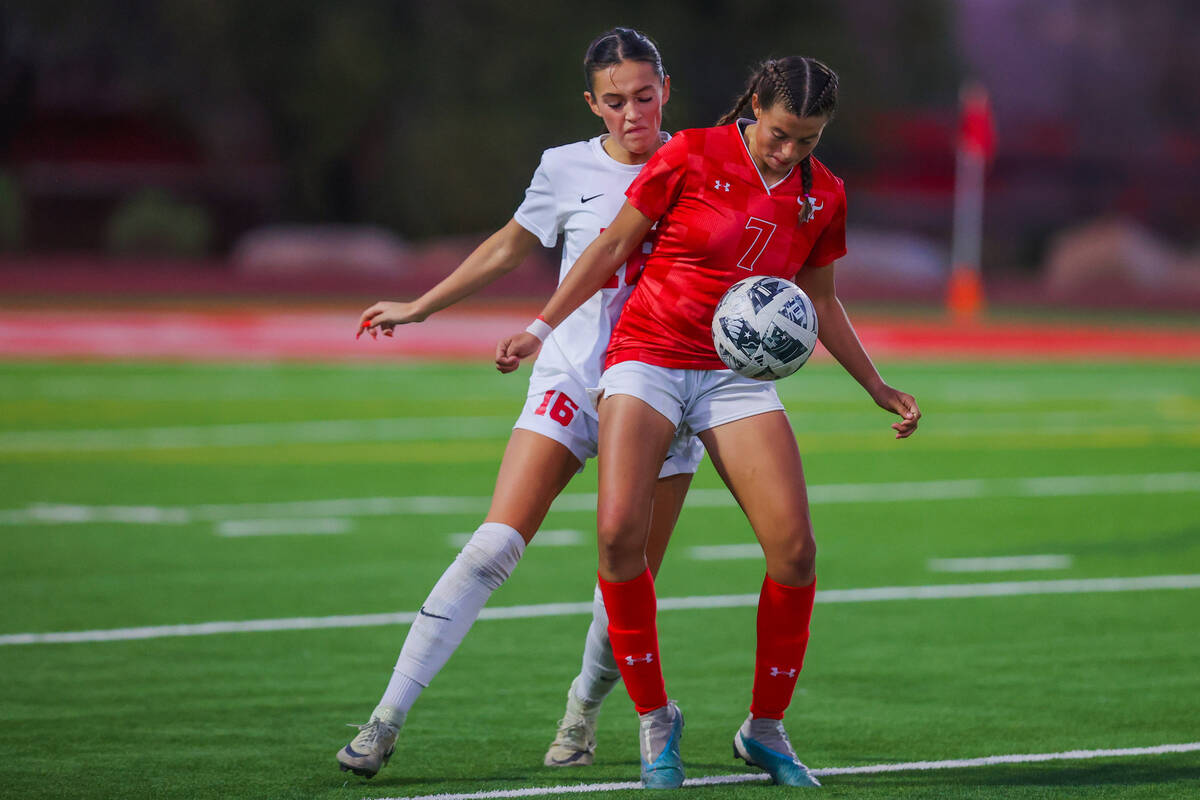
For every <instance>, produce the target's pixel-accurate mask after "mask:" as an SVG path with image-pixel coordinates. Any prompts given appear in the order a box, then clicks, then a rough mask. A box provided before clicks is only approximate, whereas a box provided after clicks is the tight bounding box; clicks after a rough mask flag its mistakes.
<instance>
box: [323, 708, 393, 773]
mask: <svg viewBox="0 0 1200 800" xmlns="http://www.w3.org/2000/svg"><path fill="white" fill-rule="evenodd" d="M389 711H391V713H388V712H389ZM403 724H404V715H402V714H397V713H396V712H395V711H394V710H391V709H383V708H382V707H381V708H377V709H375V711H374V713H372V714H371V720H370V721H369V722H368V723H367V724H366V725H351V726H350V727H352V728H358V735H357V736H355V737H354V739H353V740H352V741H351V742H350V744H348V745H346V746H345V747H343V748H342V749H341V750H339V751H338V754H337V760H338V765H339V766H340V767H341V768H342V772H353V773H354V774H355V775H361V776H362V777H364V778H372V777H374V776H375V773H377V772H379V770H381V769H383V767H384V765H385V764H387V762H388V759H389V758H391V757H392V753H393V752H394V751H395V749H396V737H397V736H399V735H400V726H402V725H403Z"/></svg>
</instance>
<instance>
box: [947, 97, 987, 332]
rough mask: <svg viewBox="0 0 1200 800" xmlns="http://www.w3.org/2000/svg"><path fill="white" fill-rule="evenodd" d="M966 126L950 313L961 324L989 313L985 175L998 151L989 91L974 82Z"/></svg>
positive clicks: (957, 180) (958, 175)
mask: <svg viewBox="0 0 1200 800" xmlns="http://www.w3.org/2000/svg"><path fill="white" fill-rule="evenodd" d="M960 102H961V105H962V121H961V126H960V129H959V137H958V154H957V164H956V169H955V173H954V233H953V240H952V241H953V244H952V248H951V253H952V255H951V266H950V279H949V282H948V284H947V289H946V308H947V309H949V311H950V312H951V313H952V314H953V315H954V316H955V317H957V318H959V319H964V320H972V319H976V318H977V317H978V316H979V313H980V312H981V311H982V310H983V307H984V297H983V280H982V278H981V276H980V267H979V263H980V253H981V251H982V242H983V188H984V172H985V169H986V166H987V163H988V162H989V161H990V160H991V159H992V156H993V155H994V154H995V149H996V136H995V128H994V126H993V123H992V111H991V104H990V103H989V101H988V94H987V89H985V88H984V87H983V85H982V84H980V83H977V82H974V81H969V82H967V83H966V84H964V85H963V88H962V93H961V96H960Z"/></svg>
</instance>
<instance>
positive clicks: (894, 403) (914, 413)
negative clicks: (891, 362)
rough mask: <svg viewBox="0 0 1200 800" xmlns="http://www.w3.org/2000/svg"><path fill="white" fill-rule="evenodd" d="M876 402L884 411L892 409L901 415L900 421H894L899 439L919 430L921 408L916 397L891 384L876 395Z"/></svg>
mask: <svg viewBox="0 0 1200 800" xmlns="http://www.w3.org/2000/svg"><path fill="white" fill-rule="evenodd" d="M875 402H876V403H877V404H878V405H879V407H880V408H882V409H883V410H884V411H891V412H892V413H893V414H897V415H899V417H900V421H899V422H894V423H892V430H894V431H895V432H896V438H897V439H907V438H908V437H909V436H912V435H913V433H915V432H916V430H917V423H918V422H919V421H920V419H921V409H920V408H918V407H917V401H916V398H914V397H913V396H912V395H911V394H906V393H905V392H902V391H900V390H898V389H893V388H892V387H891V386H884V387H883V389H882V390H881V391H880V392H879V394H878V396H876V397H875Z"/></svg>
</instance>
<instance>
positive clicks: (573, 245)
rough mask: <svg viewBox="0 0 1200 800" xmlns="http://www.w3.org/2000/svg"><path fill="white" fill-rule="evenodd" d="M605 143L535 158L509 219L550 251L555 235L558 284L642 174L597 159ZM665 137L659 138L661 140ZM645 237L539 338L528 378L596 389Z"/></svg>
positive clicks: (603, 156)
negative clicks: (567, 378) (564, 377)
mask: <svg viewBox="0 0 1200 800" xmlns="http://www.w3.org/2000/svg"><path fill="white" fill-rule="evenodd" d="M606 138H607V135H605V136H597V137H596V138H594V139H589V140H588V141H586V142H575V143H574V144H568V145H563V146H562V147H552V148H550V149H549V150H546V151H545V152H544V153H542V161H541V163H540V164H539V165H538V168H537V171H536V172H534V174H533V180H532V181H531V182H530V184H529V188H528V189H526V190H525V200H524V202H522V203H521V206H520V207H519V208H518V209H517V211H516V213H515V214H513V218H514V219H515V220H516V221H517V223H518V224H519V225H521V227H523V228H525V229H526V230H528V231H529V232H530V233H532V234H533V235H534V236H536V237H538V239H540V240H541V242H542V244H543V245H545V246H546V247H553V246H554V243H555V242H556V241H557V240H558V235H559V234H560V233H561V234H563V236H564V240H563V255H562V264H561V265H560V267H559V273H558V280H559V282H561V281H562V279H563V278H564V277H566V274H567V272H569V271H570V269H571V267H572V266H574V264H575V260H576V259H578V258H579V256H580V255H582V253H583V251H584V250H585V249H587V246H588V245H589V244H591V243H592V241H593V240H594V239H595V238H596V237H597V236H599V235H600V231H602V230H603V229H604V228H606V227H607V226H608V225H609V224H610V223H611V222H612V221H613V218H614V217H616V216H617V212H618V211H619V210H620V209H621V204H622V203H624V202H625V190H626V189H627V188H629V184H630V183H631V182H632V181H633V179H634V178H635V177H636V176H637V174H638V173H639V172H640V171H641V169H642V165H641V164H622V163H621V162H619V161H617V160H615V159H614V158H613V157H612V156H610V155H609V154H608V153H607V152H605V150H604V139H606ZM668 138H669V136H668V135H667V134H665V133H664V134H663V140H664V141H666V139H668ZM653 235H654V234H653V232H652V233H651V234H650V236H649V237H647V240H646V241H645V242H643V244H642V247H641V252H635V253H634V254H633V255H632V256H630V258H629V261H628V262H627V263H626V264H624V265H622V266H621V268H620V269H619V270H617V274H616V275H615V276H613V280H611V281H609V283H608V284H607V285H606V286H605V287H604V288H603V289H601V290H600V291H599V292H597V293H596V294H595V295H593V296H592V297H591V298H589V299H588V300H587V302H585V303H584V304H583V305H581V306H580V307H579V308H578V309H576V310H575V312H574V313H572V314H571V316H569V317H567V318H566V319H565V320H564V321H563V322H562V324H560V325H559V326H558V327H557V328H555V329H554V332H553V333H551V334H550V335H549V336H548V337H547V338H546V341H545V343H544V344H543V345H542V351H541V353H539V354H538V357H537V361H536V362H535V363H534V365H533V375H534V376H537V375H539V373H540V374H550V373H555V372H558V373H567V374H570V375H573V376H574V377H575V379H576V380H577V381H579V383H580V384H582V385H583V386H587V387H593V386H599V385H600V373H601V372H603V371H604V353H605V351H606V350H607V349H608V339H609V336H610V335H611V334H612V329H613V326H614V325H615V324H616V322H617V317H618V316H620V314H621V308H622V307H623V306H624V305H625V301H626V300H628V299H629V294H630V292H631V291H632V290H633V287H632V286H631V285H630V283H629V281H630V280H632V281H635V282H636V280H637V275H638V273H639V272H641V269H642V265H643V264H644V263H645V258H646V254H647V253H649V252H650V248H651V246H652V244H651V243H652V238H653ZM627 278H628V280H627ZM583 406H584V410H585V411H586V412H587V413H588V414H589V415H591V416H593V417H595V416H596V410H595V409H594V408H592V407H591V404H588V403H584V404H583Z"/></svg>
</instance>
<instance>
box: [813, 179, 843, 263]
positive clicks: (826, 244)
mask: <svg viewBox="0 0 1200 800" xmlns="http://www.w3.org/2000/svg"><path fill="white" fill-rule="evenodd" d="M834 180H835V181H837V190H838V191H837V208H835V209H834V211H833V217H832V218H831V219H830V220H829V224H827V225H826V226H825V230H823V231H821V235H820V236H818V237H817V241H816V243H815V244H813V247H812V250H810V251H809V253H808V258H807V259H805V260H804V266H806V267H825V266H828V265H829V264H832V263H833V262H834V261H837V260H838V259H839V258H841V257H842V256H844V255H846V187H845V185H844V184H843V183H842V179H841V178H836V177H835V178H834Z"/></svg>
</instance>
